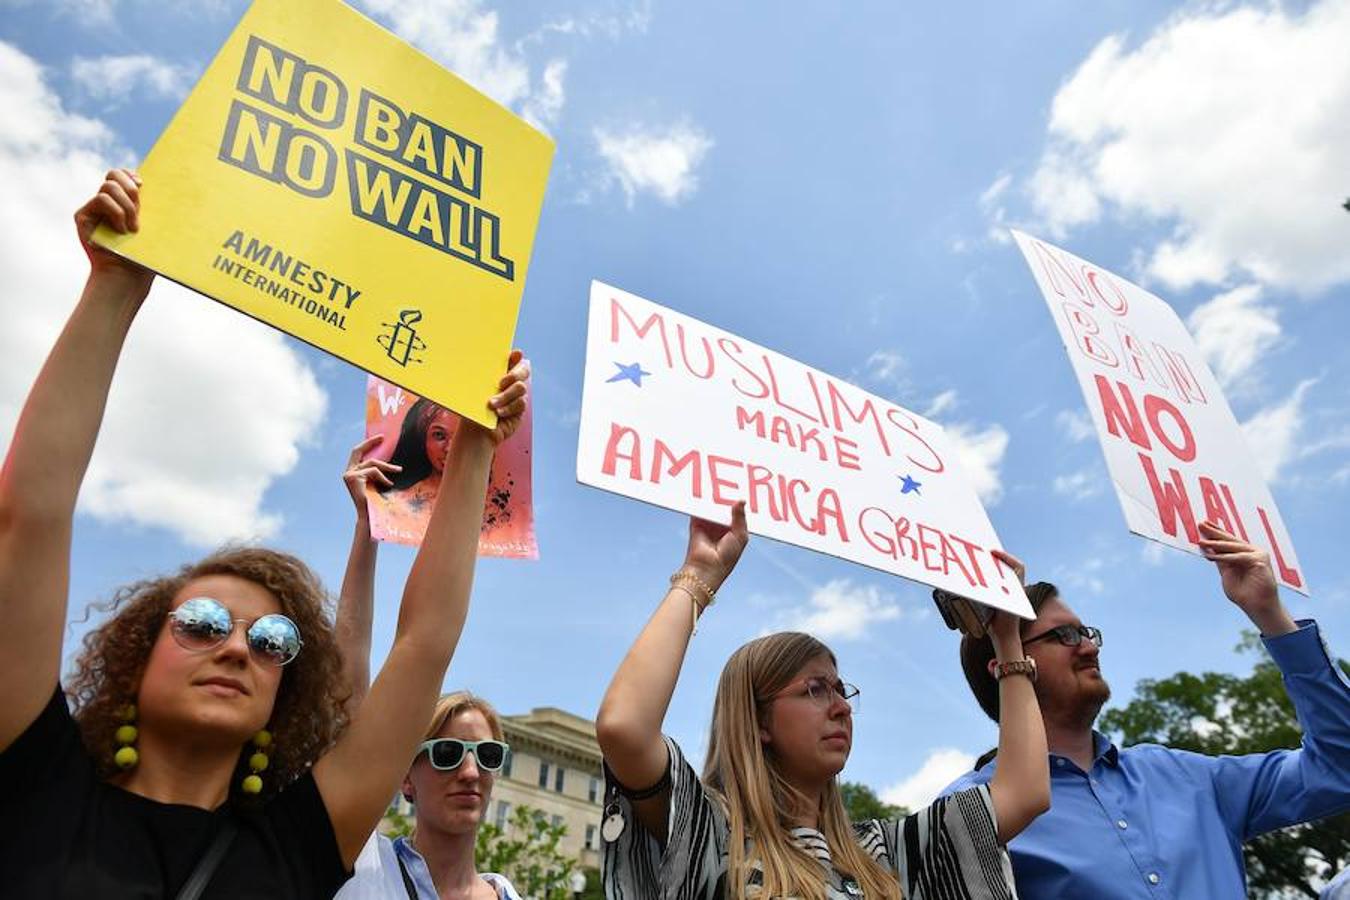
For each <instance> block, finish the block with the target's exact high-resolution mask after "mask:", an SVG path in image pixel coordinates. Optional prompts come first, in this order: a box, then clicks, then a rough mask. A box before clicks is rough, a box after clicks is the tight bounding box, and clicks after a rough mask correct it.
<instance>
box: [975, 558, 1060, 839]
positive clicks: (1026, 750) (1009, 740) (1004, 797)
mask: <svg viewBox="0 0 1350 900" xmlns="http://www.w3.org/2000/svg"><path fill="white" fill-rule="evenodd" d="M994 553H995V555H997V556H998V558H999V559H1001V560H1002V561H1003V562H1005V563H1007V564H1008V565H1009V566H1010V567H1012V569H1013V570H1014V571H1015V572H1016V573H1017V579H1018V581H1019V582H1022V583H1025V581H1026V577H1025V576H1026V567H1025V566H1023V565H1022V563H1021V562H1020V561H1019V560H1017V559H1016V558H1015V557H1012V556H1010V555H1008V554H1007V553H1004V552H1003V551H1002V550H995V551H994ZM1020 623H1021V620H1020V619H1018V618H1017V617H1016V616H1014V615H1012V614H1011V613H1006V612H1001V611H1000V612H996V613H995V614H994V618H993V620H992V621H991V622H990V626H989V637H990V639H991V640H992V641H993V643H994V653H995V654H996V656H997V658H998V662H1000V663H1006V662H1013V661H1015V660H1020V659H1025V658H1026V653H1025V652H1023V650H1022V632H1021V624H1020ZM998 708H999V717H998V767H997V768H996V769H995V770H994V777H993V778H991V779H990V781H989V796H990V798H991V799H992V800H993V802H994V815H995V818H997V819H998V839H999V841H1001V842H1002V843H1004V844H1006V843H1007V842H1008V841H1010V840H1012V839H1013V838H1014V837H1016V836H1017V835H1018V834H1020V833H1021V831H1022V829H1024V828H1026V827H1027V826H1028V825H1030V824H1031V822H1032V820H1034V819H1035V818H1036V817H1037V816H1039V815H1040V814H1041V813H1043V812H1045V811H1046V810H1047V809H1049V808H1050V750H1049V748H1048V747H1047V746H1046V738H1045V723H1044V722H1042V721H1041V707H1040V704H1039V703H1038V702H1037V701H1036V692H1035V689H1034V688H1032V686H1031V679H1030V678H1028V677H1026V676H1025V675H1009V676H1007V677H1005V678H1002V679H1000V680H999V683H998Z"/></svg>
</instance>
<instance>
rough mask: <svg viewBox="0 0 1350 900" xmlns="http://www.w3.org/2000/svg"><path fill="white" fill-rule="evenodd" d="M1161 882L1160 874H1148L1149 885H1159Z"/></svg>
mask: <svg viewBox="0 0 1350 900" xmlns="http://www.w3.org/2000/svg"><path fill="white" fill-rule="evenodd" d="M1159 881H1162V879H1161V878H1159V877H1158V873H1157V872H1149V873H1148V883H1149V884H1157V883H1158V882H1159Z"/></svg>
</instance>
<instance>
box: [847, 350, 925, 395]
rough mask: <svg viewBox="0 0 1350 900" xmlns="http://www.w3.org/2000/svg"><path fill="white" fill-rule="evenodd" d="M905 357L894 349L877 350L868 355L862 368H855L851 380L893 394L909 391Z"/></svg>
mask: <svg viewBox="0 0 1350 900" xmlns="http://www.w3.org/2000/svg"><path fill="white" fill-rule="evenodd" d="M907 370H908V364H907V363H906V362H905V357H904V356H903V355H901V354H900V353H897V352H896V351H894V350H876V351H873V353H872V355H871V356H869V357H867V360H866V362H864V363H863V365H862V368H861V369H854V370H853V373H852V375H851V376H850V378H851V380H852V381H854V382H863V383H866V384H869V385H871V386H873V387H875V388H878V389H880V390H883V391H885V392H887V393H888V394H890V395H891V396H893V397H894V396H900V395H902V394H907V393H909V391H910V389H911V385H910V382H909V378H908V377H907V376H906V374H905V373H906V372H907Z"/></svg>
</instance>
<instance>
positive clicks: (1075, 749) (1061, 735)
mask: <svg viewBox="0 0 1350 900" xmlns="http://www.w3.org/2000/svg"><path fill="white" fill-rule="evenodd" d="M1044 718H1045V742H1046V744H1047V746H1049V748H1050V752H1051V753H1053V754H1055V755H1056V756H1063V757H1065V758H1066V759H1070V760H1072V761H1073V763H1074V765H1076V766H1078V768H1080V769H1082V770H1083V771H1084V772H1088V771H1091V770H1092V763H1093V761H1094V760H1096V758H1097V746H1096V739H1095V738H1094V737H1093V734H1092V723H1093V722H1095V721H1096V719H1097V715H1096V713H1095V712H1094V713H1093V714H1092V715H1091V716H1086V717H1085V716H1084V715H1083V714H1078V715H1067V716H1055V715H1045V717H1044Z"/></svg>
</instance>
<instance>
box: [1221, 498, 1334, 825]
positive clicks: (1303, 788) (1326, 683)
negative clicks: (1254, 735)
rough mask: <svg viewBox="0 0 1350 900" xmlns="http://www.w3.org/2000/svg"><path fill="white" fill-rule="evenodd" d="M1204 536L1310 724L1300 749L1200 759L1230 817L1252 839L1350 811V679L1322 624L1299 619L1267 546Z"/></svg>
mask: <svg viewBox="0 0 1350 900" xmlns="http://www.w3.org/2000/svg"><path fill="white" fill-rule="evenodd" d="M1200 537H1201V540H1200V549H1201V551H1202V552H1203V553H1204V554H1205V556H1206V557H1207V558H1209V559H1210V560H1212V561H1213V562H1214V564H1215V565H1216V566H1217V567H1218V570H1219V578H1220V581H1221V583H1222V585H1223V592H1224V594H1226V595H1227V597H1228V599H1229V600H1231V601H1232V602H1233V604H1234V605H1235V606H1237V607H1238V608H1239V609H1241V610H1242V611H1243V612H1244V613H1246V615H1247V618H1249V619H1250V620H1251V622H1252V624H1253V625H1255V626H1256V627H1257V628H1259V629H1260V630H1261V637H1262V641H1263V642H1264V644H1265V647H1266V650H1267V651H1268V652H1269V653H1270V656H1271V658H1272V659H1273V660H1274V661H1275V664H1276V665H1277V666H1278V667H1279V669H1280V674H1281V676H1283V678H1284V686H1285V690H1286V691H1287V692H1288V694H1289V700H1290V702H1291V703H1292V704H1293V706H1294V712H1295V714H1296V715H1297V716H1298V723H1299V725H1300V726H1301V727H1302V729H1303V735H1302V738H1301V742H1300V744H1301V746H1300V747H1299V749H1297V750H1276V751H1273V752H1270V753H1252V754H1247V755H1242V756H1220V757H1214V758H1207V757H1199V758H1198V759H1199V760H1202V761H1203V763H1204V765H1205V766H1206V767H1207V768H1208V769H1209V770H1210V776H1211V777H1212V778H1213V780H1214V785H1215V795H1216V796H1217V797H1218V798H1219V808H1220V811H1221V812H1222V813H1223V816H1224V819H1225V821H1226V822H1228V824H1229V827H1230V828H1231V829H1232V831H1233V834H1234V835H1235V836H1236V837H1237V838H1238V839H1239V840H1248V839H1250V838H1252V837H1255V836H1257V835H1259V834H1263V833H1265V832H1267V831H1271V830H1274V829H1276V828H1284V827H1286V826H1289V825H1296V824H1299V823H1301V822H1307V821H1311V820H1313V819H1320V818H1323V817H1325V816H1330V815H1336V814H1339V813H1343V812H1346V811H1347V810H1350V681H1347V679H1346V677H1345V675H1344V674H1343V673H1342V672H1341V671H1340V669H1339V667H1338V666H1337V664H1336V662H1335V660H1334V659H1333V658H1332V657H1331V656H1330V655H1329V653H1328V651H1327V648H1326V645H1325V644H1323V642H1322V638H1321V634H1320V633H1319V631H1318V628H1317V625H1316V624H1315V623H1314V622H1311V621H1304V622H1295V621H1294V619H1293V617H1292V616H1290V615H1289V611H1288V610H1287V609H1285V607H1284V604H1283V603H1281V602H1280V594H1279V589H1278V587H1277V583H1276V581H1275V573H1274V571H1272V569H1271V566H1270V557H1269V555H1268V554H1267V553H1266V551H1264V550H1262V549H1261V548H1260V547H1257V546H1255V545H1253V544H1251V543H1249V542H1247V541H1244V540H1242V539H1241V538H1239V537H1237V536H1235V535H1232V534H1229V533H1228V532H1226V531H1223V530H1222V529H1220V528H1218V527H1216V526H1215V525H1213V524H1212V523H1209V522H1202V523H1201V524H1200Z"/></svg>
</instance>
